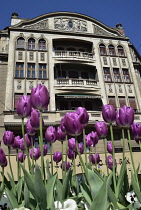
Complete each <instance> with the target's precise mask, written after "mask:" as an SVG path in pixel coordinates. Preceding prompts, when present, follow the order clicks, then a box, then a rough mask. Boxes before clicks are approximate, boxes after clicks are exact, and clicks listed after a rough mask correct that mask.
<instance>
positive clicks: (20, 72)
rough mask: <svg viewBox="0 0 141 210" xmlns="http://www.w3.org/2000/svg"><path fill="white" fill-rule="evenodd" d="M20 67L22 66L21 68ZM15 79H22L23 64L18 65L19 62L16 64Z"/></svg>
mask: <svg viewBox="0 0 141 210" xmlns="http://www.w3.org/2000/svg"><path fill="white" fill-rule="evenodd" d="M21 65H23V66H22V67H21ZM15 77H16V78H24V63H20V62H17V63H16V70H15Z"/></svg>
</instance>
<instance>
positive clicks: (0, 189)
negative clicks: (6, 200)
mask: <svg viewBox="0 0 141 210" xmlns="http://www.w3.org/2000/svg"><path fill="white" fill-rule="evenodd" d="M3 192H4V183H3V182H2V184H1V186H0V199H1V197H2V195H3Z"/></svg>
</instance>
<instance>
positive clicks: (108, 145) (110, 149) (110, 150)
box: [107, 142, 113, 154]
mask: <svg viewBox="0 0 141 210" xmlns="http://www.w3.org/2000/svg"><path fill="white" fill-rule="evenodd" d="M107 151H108V152H109V153H110V154H112V153H113V147H112V142H108V143H107Z"/></svg>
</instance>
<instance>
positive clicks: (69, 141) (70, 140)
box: [68, 138, 76, 150]
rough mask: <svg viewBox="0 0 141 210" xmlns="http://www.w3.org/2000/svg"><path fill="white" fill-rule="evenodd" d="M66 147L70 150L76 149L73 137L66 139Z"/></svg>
mask: <svg viewBox="0 0 141 210" xmlns="http://www.w3.org/2000/svg"><path fill="white" fill-rule="evenodd" d="M68 147H69V149H70V150H76V141H75V139H74V138H71V139H69V140H68Z"/></svg>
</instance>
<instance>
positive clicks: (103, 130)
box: [95, 121, 108, 138]
mask: <svg viewBox="0 0 141 210" xmlns="http://www.w3.org/2000/svg"><path fill="white" fill-rule="evenodd" d="M95 128H96V131H97V134H98V136H99V137H100V138H105V137H106V136H107V134H108V127H107V125H106V123H105V122H103V121H99V122H97V123H96V124H95Z"/></svg>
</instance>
